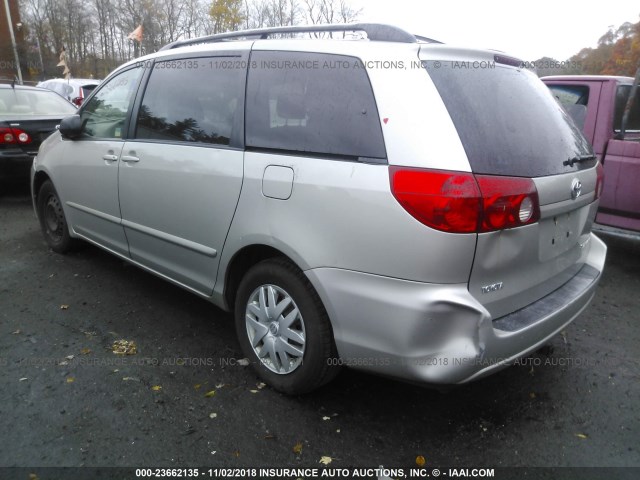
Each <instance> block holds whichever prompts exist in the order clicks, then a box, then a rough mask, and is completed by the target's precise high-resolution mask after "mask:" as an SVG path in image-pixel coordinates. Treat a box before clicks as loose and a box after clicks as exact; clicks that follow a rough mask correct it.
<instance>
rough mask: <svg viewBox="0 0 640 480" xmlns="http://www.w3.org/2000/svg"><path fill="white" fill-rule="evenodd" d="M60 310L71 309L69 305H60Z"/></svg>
mask: <svg viewBox="0 0 640 480" xmlns="http://www.w3.org/2000/svg"><path fill="white" fill-rule="evenodd" d="M60 310H69V305H60Z"/></svg>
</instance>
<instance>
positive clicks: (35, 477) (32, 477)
mask: <svg viewBox="0 0 640 480" xmlns="http://www.w3.org/2000/svg"><path fill="white" fill-rule="evenodd" d="M29 480H40V478H39V477H38V475H36V474H35V473H30V474H29Z"/></svg>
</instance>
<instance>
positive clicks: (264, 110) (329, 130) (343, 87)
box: [246, 51, 386, 159]
mask: <svg viewBox="0 0 640 480" xmlns="http://www.w3.org/2000/svg"><path fill="white" fill-rule="evenodd" d="M246 129H247V130H246V143H247V147H254V148H266V149H273V150H287V151H293V152H308V153H316V154H330V155H340V156H349V157H368V158H379V159H384V158H386V151H385V147H384V140H383V137H382V129H381V127H380V119H379V116H378V109H377V107H376V103H375V99H374V96H373V91H372V90H371V84H370V82H369V77H368V76H367V73H366V70H365V69H364V67H363V66H362V64H361V62H360V61H359V60H358V59H356V58H353V57H344V56H339V55H327V54H317V53H299V52H262V51H256V52H253V53H252V54H251V69H250V70H249V80H248V84H247V118H246Z"/></svg>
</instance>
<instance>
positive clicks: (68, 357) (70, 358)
mask: <svg viewBox="0 0 640 480" xmlns="http://www.w3.org/2000/svg"><path fill="white" fill-rule="evenodd" d="M64 358H66V359H67V360H73V359H74V358H75V356H74V355H67V356H66V357H64Z"/></svg>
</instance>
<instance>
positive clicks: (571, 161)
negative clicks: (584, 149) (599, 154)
mask: <svg viewBox="0 0 640 480" xmlns="http://www.w3.org/2000/svg"><path fill="white" fill-rule="evenodd" d="M595 159H596V156H595V155H576V156H575V157H573V158H570V159H569V160H565V161H564V162H562V164H563V165H568V166H570V167H573V164H574V163H580V162H588V161H589V160H595Z"/></svg>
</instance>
